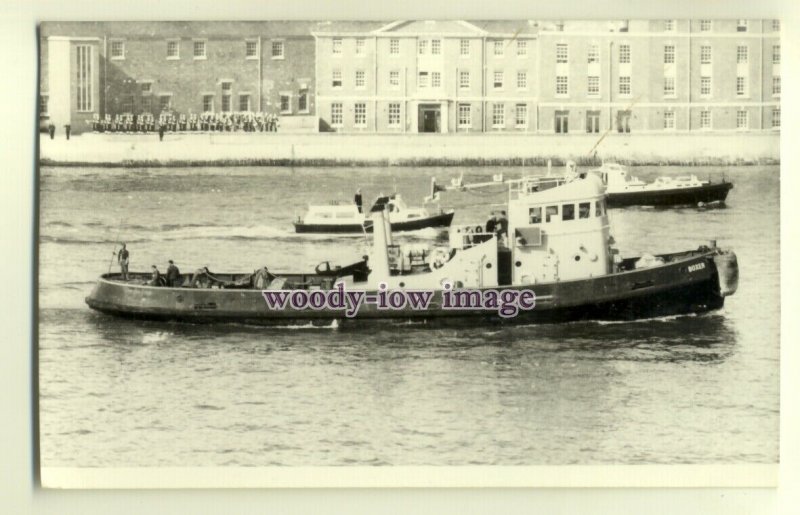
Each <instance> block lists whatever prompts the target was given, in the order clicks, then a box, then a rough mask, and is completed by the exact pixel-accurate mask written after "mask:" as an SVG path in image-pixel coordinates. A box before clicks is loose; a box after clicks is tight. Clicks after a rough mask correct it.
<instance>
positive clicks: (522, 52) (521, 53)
mask: <svg viewBox="0 0 800 515" xmlns="http://www.w3.org/2000/svg"><path fill="white" fill-rule="evenodd" d="M517 57H528V40H527V39H517Z"/></svg>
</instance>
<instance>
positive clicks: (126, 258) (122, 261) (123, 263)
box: [117, 243, 130, 281]
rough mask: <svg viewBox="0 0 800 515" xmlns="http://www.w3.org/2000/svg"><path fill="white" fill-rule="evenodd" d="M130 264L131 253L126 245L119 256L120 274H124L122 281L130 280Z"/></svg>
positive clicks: (123, 245)
mask: <svg viewBox="0 0 800 515" xmlns="http://www.w3.org/2000/svg"><path fill="white" fill-rule="evenodd" d="M129 262H130V252H128V249H127V248H126V247H125V244H124V243H123V244H122V248H121V249H120V250H119V253H118V254H117V263H119V269H120V272H122V280H123V281H127V280H128V263H129Z"/></svg>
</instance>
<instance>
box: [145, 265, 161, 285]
mask: <svg viewBox="0 0 800 515" xmlns="http://www.w3.org/2000/svg"><path fill="white" fill-rule="evenodd" d="M150 268H152V270H153V271H152V275H151V276H150V282H149V283H147V284H149V285H150V286H161V272H159V271H158V267H156V265H153V266H151V267H150Z"/></svg>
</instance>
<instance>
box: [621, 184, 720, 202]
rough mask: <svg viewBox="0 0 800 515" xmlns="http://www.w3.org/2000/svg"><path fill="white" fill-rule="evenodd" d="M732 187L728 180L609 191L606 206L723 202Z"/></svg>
mask: <svg viewBox="0 0 800 515" xmlns="http://www.w3.org/2000/svg"><path fill="white" fill-rule="evenodd" d="M732 188H733V184H731V183H730V182H721V183H716V184H704V185H703V186H699V187H696V188H675V189H671V190H661V191H634V192H627V193H609V194H608V195H607V200H606V202H607V204H608V207H627V206H658V207H666V206H687V205H691V206H696V205H698V204H700V203H703V204H708V203H710V202H724V201H725V199H726V198H727V197H728V192H729V191H730V190H731V189H732Z"/></svg>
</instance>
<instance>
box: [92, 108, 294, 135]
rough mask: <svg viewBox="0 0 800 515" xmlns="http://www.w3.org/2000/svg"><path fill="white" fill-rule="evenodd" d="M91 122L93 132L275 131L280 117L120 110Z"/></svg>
mask: <svg viewBox="0 0 800 515" xmlns="http://www.w3.org/2000/svg"><path fill="white" fill-rule="evenodd" d="M88 123H89V124H91V127H92V131H94V132H200V131H202V132H238V131H243V132H277V130H278V128H279V127H280V118H279V117H278V115H277V114H274V113H262V112H257V113H256V112H252V111H240V112H234V113H200V114H197V113H190V114H189V115H186V114H184V113H181V114H175V113H172V112H168V111H164V112H162V113H161V114H160V115H158V117H156V116H154V115H153V114H152V113H149V112H145V113H141V114H138V115H137V114H134V113H122V114H115V115H114V116H111V115H110V114H106V115H105V116H104V117H103V118H100V115H99V114H97V113H95V115H94V117H93V118H92V120H90V121H89V122H88Z"/></svg>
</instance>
